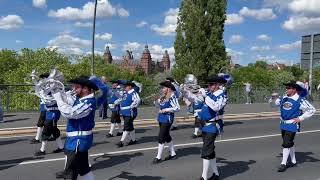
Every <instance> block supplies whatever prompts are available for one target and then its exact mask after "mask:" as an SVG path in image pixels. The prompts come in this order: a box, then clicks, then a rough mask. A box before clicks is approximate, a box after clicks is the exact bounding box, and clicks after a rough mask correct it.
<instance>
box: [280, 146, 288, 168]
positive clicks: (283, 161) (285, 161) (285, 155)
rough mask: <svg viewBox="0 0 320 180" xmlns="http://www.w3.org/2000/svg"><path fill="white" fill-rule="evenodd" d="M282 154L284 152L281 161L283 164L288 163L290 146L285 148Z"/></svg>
mask: <svg viewBox="0 0 320 180" xmlns="http://www.w3.org/2000/svg"><path fill="white" fill-rule="evenodd" d="M282 154H283V155H282V162H281V164H284V165H286V164H287V160H288V157H289V154H290V148H283V150H282Z"/></svg>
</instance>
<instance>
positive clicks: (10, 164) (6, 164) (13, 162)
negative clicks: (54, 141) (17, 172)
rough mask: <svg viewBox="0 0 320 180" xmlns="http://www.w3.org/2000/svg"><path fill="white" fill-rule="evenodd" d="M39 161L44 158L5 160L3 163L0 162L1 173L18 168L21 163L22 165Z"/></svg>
mask: <svg viewBox="0 0 320 180" xmlns="http://www.w3.org/2000/svg"><path fill="white" fill-rule="evenodd" d="M39 159H43V157H36V158H35V157H27V158H20V159H10V160H3V161H0V171H2V170H5V169H9V168H11V167H14V166H17V165H18V164H19V163H22V162H24V161H31V160H39Z"/></svg>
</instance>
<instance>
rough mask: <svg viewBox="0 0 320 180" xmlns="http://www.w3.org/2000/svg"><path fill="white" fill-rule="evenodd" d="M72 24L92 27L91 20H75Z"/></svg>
mask: <svg viewBox="0 0 320 180" xmlns="http://www.w3.org/2000/svg"><path fill="white" fill-rule="evenodd" d="M74 26H76V27H92V23H91V22H79V21H78V22H76V23H74Z"/></svg>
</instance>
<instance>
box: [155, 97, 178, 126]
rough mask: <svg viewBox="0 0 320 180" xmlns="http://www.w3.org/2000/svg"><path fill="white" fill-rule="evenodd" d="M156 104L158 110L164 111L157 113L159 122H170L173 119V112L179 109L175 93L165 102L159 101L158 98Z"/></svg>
mask: <svg viewBox="0 0 320 180" xmlns="http://www.w3.org/2000/svg"><path fill="white" fill-rule="evenodd" d="M158 104H159V106H160V110H164V111H165V112H163V113H159V114H158V121H159V122H160V123H169V124H170V123H172V122H173V121H174V113H175V112H177V111H179V110H180V105H179V102H178V99H177V97H176V96H175V94H173V95H172V96H171V97H170V98H169V100H168V101H166V102H160V100H158Z"/></svg>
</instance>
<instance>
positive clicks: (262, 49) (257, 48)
mask: <svg viewBox="0 0 320 180" xmlns="http://www.w3.org/2000/svg"><path fill="white" fill-rule="evenodd" d="M270 49H271V48H270V46H252V47H251V48H250V50H251V51H269V50H270Z"/></svg>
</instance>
